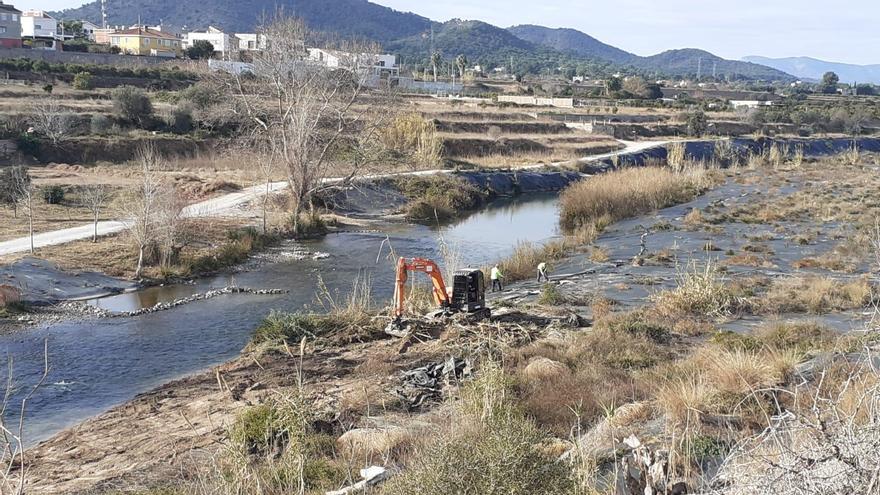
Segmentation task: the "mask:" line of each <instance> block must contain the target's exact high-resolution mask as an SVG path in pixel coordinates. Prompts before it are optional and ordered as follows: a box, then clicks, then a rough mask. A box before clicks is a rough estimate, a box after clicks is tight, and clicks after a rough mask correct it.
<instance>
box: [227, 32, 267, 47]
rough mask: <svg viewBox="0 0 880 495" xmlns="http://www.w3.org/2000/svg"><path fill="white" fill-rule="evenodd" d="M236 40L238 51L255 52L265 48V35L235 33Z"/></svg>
mask: <svg viewBox="0 0 880 495" xmlns="http://www.w3.org/2000/svg"><path fill="white" fill-rule="evenodd" d="M234 36H235V37H236V38H238V49H239V50H241V51H255V50H262V49H263V48H266V35H264V34H259V35H258V34H256V33H235V34H234Z"/></svg>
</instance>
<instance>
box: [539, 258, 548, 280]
mask: <svg viewBox="0 0 880 495" xmlns="http://www.w3.org/2000/svg"><path fill="white" fill-rule="evenodd" d="M549 281H550V277H548V276H547V263H545V262H543V261H542V262H540V263H538V282H549Z"/></svg>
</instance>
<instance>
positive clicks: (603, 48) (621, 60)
mask: <svg viewBox="0 0 880 495" xmlns="http://www.w3.org/2000/svg"><path fill="white" fill-rule="evenodd" d="M507 30H508V31H510V32H511V33H513V34H514V35H516V36H517V37H519V38H522V39H524V40H526V41H529V42H532V43H534V44H536V45H542V46H546V47H549V48H552V49H554V50H558V51H560V52H571V53H574V54H577V55H578V56H580V57H585V58H596V59H601V60H607V61H609V62H614V63H616V64H628V63H630V62H631V61H632V60H633V59H636V58H638V55H635V54H632V53H629V52H627V51H624V50H621V49H620V48H617V47H614V46H611V45H608V44H605V43H602V42H601V41H599V40H597V39H596V38H593V37H592V36H590V35H588V34H586V33H582V32H580V31H577V30H575V29H566V28H562V29H550V28H546V27H543V26H534V25H530V24H526V25H522V26H513V27H511V28H508V29H507Z"/></svg>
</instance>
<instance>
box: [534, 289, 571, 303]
mask: <svg viewBox="0 0 880 495" xmlns="http://www.w3.org/2000/svg"><path fill="white" fill-rule="evenodd" d="M538 304H542V305H544V306H559V305H562V304H565V296H564V295H563V294H562V291H560V290H559V286H557V285H556V284H544V286H543V287H541V295H540V296H539V297H538Z"/></svg>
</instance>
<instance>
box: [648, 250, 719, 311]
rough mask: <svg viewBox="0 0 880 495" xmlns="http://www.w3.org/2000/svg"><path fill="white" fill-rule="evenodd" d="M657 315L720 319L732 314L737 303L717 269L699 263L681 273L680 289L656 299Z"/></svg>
mask: <svg viewBox="0 0 880 495" xmlns="http://www.w3.org/2000/svg"><path fill="white" fill-rule="evenodd" d="M652 299H653V301H654V303H655V308H656V310H657V312H658V313H659V314H661V315H663V316H664V317H667V318H673V319H674V318H678V317H680V316H682V315H692V316H700V317H707V318H719V317H723V316H726V315H728V314H730V313H731V311H733V310H734V309H735V307H736V300H735V298H734V296H733V294H732V293H731V291H730V290H729V289H728V288H727V287H725V285H724V284H723V283H722V282H721V278H720V274H719V273H718V268H717V267H716V266H715V265H714V264H712V263H706V265H705V266H704V267H702V268H701V267H699V266H698V265H697V264H696V263H692V264H690V266H689V267H688V268H687V269H686V270H684V271H681V272H680V273H679V274H678V287H676V288H675V289H672V290H667V291H663V292H659V293H657V294H655V295H654V296H653V298H652Z"/></svg>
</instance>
